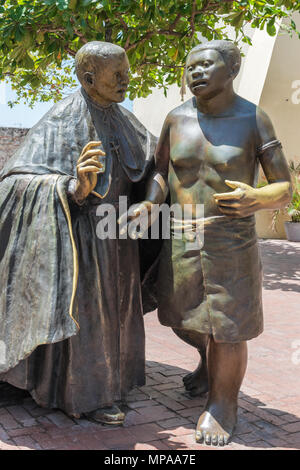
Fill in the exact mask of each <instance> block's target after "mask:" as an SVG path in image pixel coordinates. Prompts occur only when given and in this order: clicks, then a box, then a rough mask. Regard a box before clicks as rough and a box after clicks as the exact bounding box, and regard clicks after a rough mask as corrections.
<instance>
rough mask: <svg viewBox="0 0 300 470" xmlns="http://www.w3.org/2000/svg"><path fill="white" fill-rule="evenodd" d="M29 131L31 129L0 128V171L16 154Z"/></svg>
mask: <svg viewBox="0 0 300 470" xmlns="http://www.w3.org/2000/svg"><path fill="white" fill-rule="evenodd" d="M28 131H29V129H22V128H19V127H0V170H1V168H2V167H3V165H4V163H5V162H6V160H7V159H8V158H9V157H11V156H12V155H13V154H14V153H15V151H16V150H17V148H18V147H19V145H20V144H21V142H22V141H23V139H24V137H25V136H26V134H27V132H28Z"/></svg>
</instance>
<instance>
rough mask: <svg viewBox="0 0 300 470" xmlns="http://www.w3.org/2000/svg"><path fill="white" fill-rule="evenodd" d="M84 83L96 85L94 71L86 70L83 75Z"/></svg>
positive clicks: (89, 85)
mask: <svg viewBox="0 0 300 470" xmlns="http://www.w3.org/2000/svg"><path fill="white" fill-rule="evenodd" d="M83 81H84V84H85V85H86V86H88V87H91V86H93V85H94V74H93V73H92V72H85V73H84V75H83Z"/></svg>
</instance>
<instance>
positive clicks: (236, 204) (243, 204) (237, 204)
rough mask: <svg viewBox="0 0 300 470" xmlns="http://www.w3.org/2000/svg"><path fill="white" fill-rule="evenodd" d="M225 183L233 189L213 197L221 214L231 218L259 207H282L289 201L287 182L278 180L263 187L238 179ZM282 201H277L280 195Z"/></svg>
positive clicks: (253, 211)
mask: <svg viewBox="0 0 300 470" xmlns="http://www.w3.org/2000/svg"><path fill="white" fill-rule="evenodd" d="M225 183H226V184H227V186H229V187H230V188H233V189H234V191H231V192H229V193H219V194H214V195H213V196H214V199H215V201H216V203H217V205H218V207H219V210H220V212H222V214H225V215H227V216H228V217H231V218H242V217H248V216H250V215H253V214H254V213H255V212H256V211H258V210H261V209H273V208H275V201H276V207H278V205H280V206H281V207H283V206H284V205H285V204H286V203H288V201H289V196H288V195H289V186H290V185H289V182H278V183H273V184H272V185H268V186H265V187H263V188H252V186H249V185H248V184H245V183H241V182H240V181H229V180H225ZM281 194H283V195H287V197H282V201H278V197H279V198H280V195H281Z"/></svg>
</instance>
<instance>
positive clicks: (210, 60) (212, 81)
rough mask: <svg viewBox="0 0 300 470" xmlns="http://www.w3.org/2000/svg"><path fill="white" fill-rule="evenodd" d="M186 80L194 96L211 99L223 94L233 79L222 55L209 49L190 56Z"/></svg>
mask: <svg viewBox="0 0 300 470" xmlns="http://www.w3.org/2000/svg"><path fill="white" fill-rule="evenodd" d="M186 80H187V84H188V87H189V88H190V90H191V92H192V93H193V95H195V96H196V97H201V98H203V99H210V98H212V97H214V96H216V95H218V94H219V93H221V92H222V91H223V90H224V89H225V88H226V85H228V83H229V82H232V80H233V77H232V74H231V71H230V70H229V67H228V66H227V64H226V63H225V62H224V59H223V57H222V55H221V54H220V53H219V52H218V51H216V50H214V49H207V50H203V51H201V50H200V51H195V52H192V53H191V54H190V56H189V57H188V60H187V64H186Z"/></svg>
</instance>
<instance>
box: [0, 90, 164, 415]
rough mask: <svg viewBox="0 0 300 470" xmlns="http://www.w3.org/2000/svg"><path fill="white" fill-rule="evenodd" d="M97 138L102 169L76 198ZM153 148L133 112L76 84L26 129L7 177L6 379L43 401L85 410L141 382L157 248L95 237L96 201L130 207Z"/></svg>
mask: <svg viewBox="0 0 300 470" xmlns="http://www.w3.org/2000/svg"><path fill="white" fill-rule="evenodd" d="M98 140H101V141H102V147H103V150H104V151H105V153H106V157H105V164H106V169H105V173H104V174H100V175H99V177H98V183H97V186H96V188H95V191H94V192H93V194H91V195H90V196H89V197H88V198H87V199H86V201H85V203H84V204H83V205H81V206H79V205H77V204H76V203H75V202H74V201H73V199H72V197H71V195H70V193H69V188H70V183H71V182H72V180H73V181H74V178H76V163H77V160H78V158H79V156H80V154H81V151H82V149H83V147H84V146H85V145H86V144H87V143H88V142H90V141H98ZM155 145H156V138H155V137H153V136H152V135H151V134H150V133H149V132H148V131H147V130H146V129H145V128H144V127H143V126H142V124H141V123H140V122H139V121H138V120H137V119H136V118H135V117H134V116H133V115H132V114H131V113H130V112H129V111H127V110H126V109H124V108H123V107H122V106H119V105H117V104H112V105H111V106H109V107H108V108H102V107H100V106H98V105H97V104H96V103H94V102H92V101H91V100H90V99H89V97H88V96H87V95H86V94H85V92H84V91H83V90H78V91H77V92H76V93H74V94H72V95H70V96H69V97H67V98H66V99H64V100H63V101H61V102H60V103H58V104H56V105H55V106H54V107H53V108H52V109H51V110H50V111H49V112H48V113H47V114H46V115H45V116H44V117H43V118H42V119H41V121H39V123H38V124H37V125H36V126H34V127H33V128H32V129H31V130H30V131H29V133H28V135H27V137H26V139H25V140H24V142H23V144H22V145H21V146H20V148H19V149H18V151H17V152H16V154H15V155H14V156H13V157H12V158H11V159H9V160H8V162H7V163H6V165H5V167H4V168H3V170H2V172H1V174H0V237H1V246H0V274H1V292H0V372H1V375H0V380H2V381H6V382H9V383H11V384H12V385H14V386H16V387H19V388H23V389H26V390H28V391H29V392H30V393H31V395H32V397H33V398H34V399H35V401H36V402H37V403H38V404H39V405H41V406H45V407H49V408H60V409H62V410H64V411H66V412H67V413H69V414H71V415H78V414H81V413H84V412H89V411H93V410H95V409H97V408H99V407H102V406H107V405H110V404H112V403H113V402H118V401H122V400H124V399H125V397H126V394H127V393H128V391H129V390H130V389H131V388H132V387H133V386H135V385H143V384H144V379H145V371H144V361H145V358H144V325H143V313H146V312H147V311H150V310H154V308H155V293H154V290H153V291H151V286H150V287H149V286H147V283H146V282H144V283H143V279H141V274H142V277H144V279H148V280H149V279H150V280H151V279H153V275H149V272H151V267H152V266H155V263H153V262H154V261H155V260H157V253H158V252H159V247H158V246H155V247H154V250H152V248H150V245H149V243H148V244H147V246H146V252H145V253H146V254H145V255H144V254H143V245H140V246H139V242H138V241H136V240H131V239H130V238H128V239H119V238H118V237H116V238H115V239H110V238H107V239H100V238H99V237H98V236H97V224H98V223H99V221H100V220H99V215H97V208H98V206H99V205H101V204H111V205H112V206H113V207H114V208H115V210H116V215H117V216H118V215H119V196H126V197H127V198H128V207H129V206H130V204H131V203H133V202H136V201H139V200H141V197H142V193H143V190H144V187H145V180H146V178H147V176H148V174H149V173H150V172H151V171H152V166H153V153H154V149H155ZM143 258H144V259H145V263H146V264H145V263H143ZM140 267H142V268H140ZM148 268H150V270H149V269H148ZM142 287H144V289H142ZM142 292H143V295H144V308H143V301H142V300H143V299H142Z"/></svg>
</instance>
